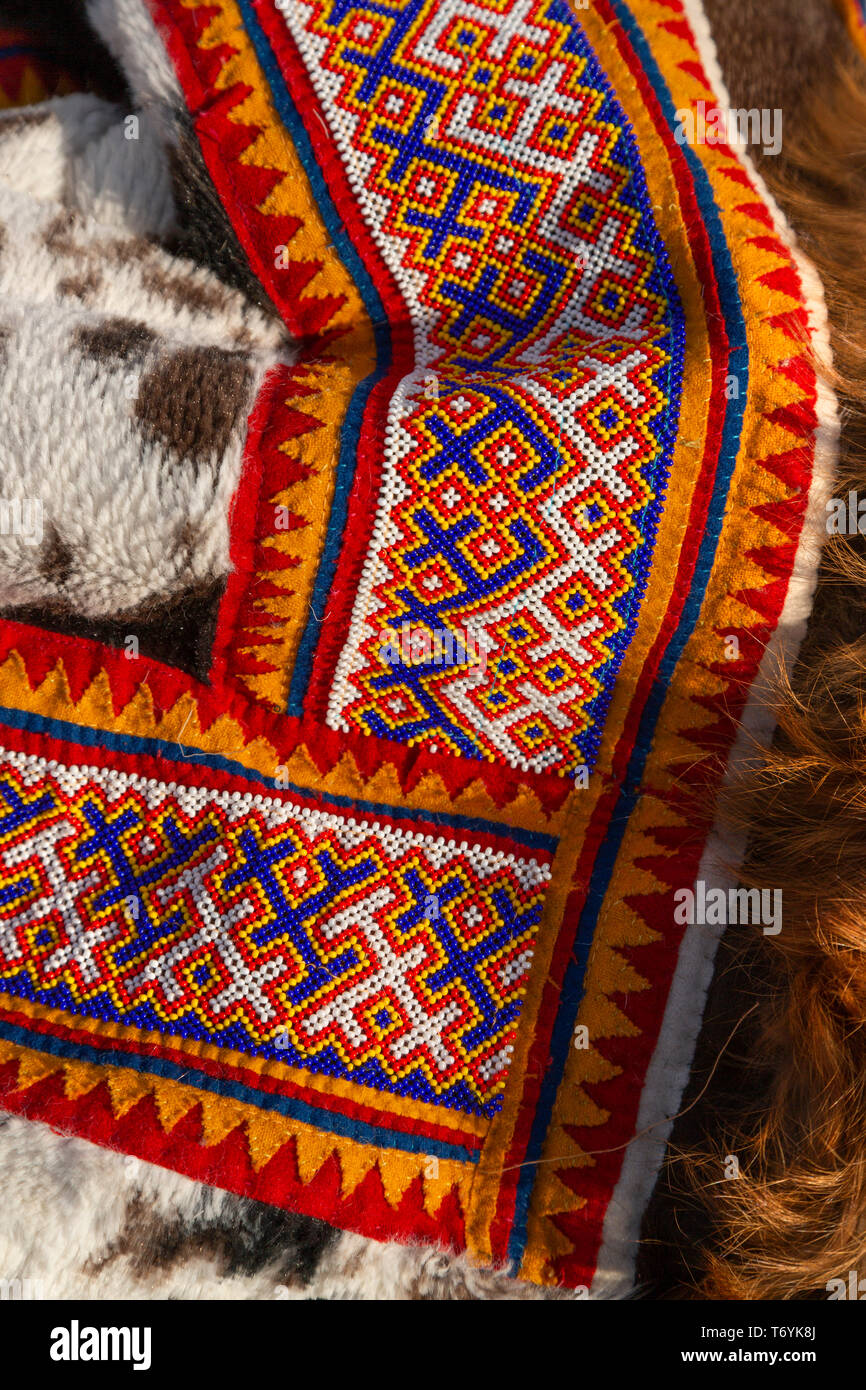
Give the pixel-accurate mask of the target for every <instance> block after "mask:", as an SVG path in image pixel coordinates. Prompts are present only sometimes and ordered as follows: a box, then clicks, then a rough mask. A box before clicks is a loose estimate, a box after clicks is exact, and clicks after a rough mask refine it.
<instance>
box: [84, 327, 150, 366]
mask: <svg viewBox="0 0 866 1390" xmlns="http://www.w3.org/2000/svg"><path fill="white" fill-rule="evenodd" d="M72 341H73V346H74V347H76V348H77V349H78V351H79V352H80V353H82V354H83V356H85V357H91V358H93V359H94V360H95V361H97V362H103V361H105V360H106V359H109V360H111V359H119V360H120V361H121V362H127V361H129V360H130V359H133V360H134V359H136V358H140V357H142V356H143V355H144V353H146V352H147V350H148V348H150V347H152V346H153V344H154V343H155V342H157V341H158V339H157V336H156V334H155V333H154V332H153V330H152V329H150V328H148V327H147V325H146V324H144V323H138V322H137V321H136V320H135V319H120V318H106V319H100V320H99V321H98V322H97V323H94V324H80V325H79V326H78V328H76V330H75V333H74V334H73V339H72Z"/></svg>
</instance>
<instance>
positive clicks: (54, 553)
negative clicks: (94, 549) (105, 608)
mask: <svg viewBox="0 0 866 1390" xmlns="http://www.w3.org/2000/svg"><path fill="white" fill-rule="evenodd" d="M74 559H75V551H74V550H73V549H72V547H71V546H70V545H67V543H66V541H64V540H63V538H62V537H61V535H60V532H59V531H58V530H57V527H56V526H54V525H49V526H47V527H46V531H45V538H44V540H43V542H42V548H41V550H40V552H39V573H40V574H41V575H42V577H43V579H47V580H48V582H49V583H50V584H53V585H55V587H56V588H58V589H62V588H63V586H64V585H65V584H66V583H67V581H68V579H69V575H70V573H71V570H72V562H73V560H74Z"/></svg>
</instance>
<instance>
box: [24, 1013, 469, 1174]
mask: <svg viewBox="0 0 866 1390" xmlns="http://www.w3.org/2000/svg"><path fill="white" fill-rule="evenodd" d="M0 1037H2V1038H6V1040H7V1041H8V1042H11V1043H15V1044H16V1045H17V1046H18V1047H26V1048H30V1049H31V1050H35V1051H37V1052H48V1053H50V1054H51V1055H52V1056H54V1057H63V1058H70V1059H77V1060H79V1061H83V1062H89V1063H91V1064H92V1065H93V1066H97V1067H121V1068H122V1067H125V1068H127V1069H129V1070H130V1071H140V1072H145V1073H147V1074H148V1075H152V1076H162V1077H165V1078H166V1079H167V1080H170V1081H185V1082H186V1084H187V1085H189V1086H194V1087H195V1088H196V1089H197V1090H199V1091H212V1092H213V1094H214V1095H218V1096H231V1097H232V1099H234V1100H240V1101H244V1102H245V1103H246V1104H247V1105H255V1106H256V1107H257V1108H258V1109H259V1110H273V1111H275V1112H276V1113H277V1114H279V1115H285V1116H287V1117H288V1118H289V1119H291V1120H300V1121H302V1122H303V1123H304V1124H310V1125H315V1126H316V1128H317V1129H321V1130H325V1131H327V1132H328V1133H330V1134H339V1135H342V1136H343V1137H344V1138H346V1139H355V1140H357V1142H358V1143H359V1144H375V1145H376V1146H377V1148H383V1149H400V1150H402V1151H403V1152H405V1153H420V1154H433V1155H436V1156H438V1157H439V1158H450V1159H458V1160H459V1161H460V1162H463V1163H477V1162H478V1159H479V1157H480V1153H479V1152H478V1151H476V1150H474V1149H468V1148H466V1147H465V1145H463V1144H449V1143H447V1142H446V1141H445V1140H442V1139H427V1138H425V1137H423V1136H422V1135H416V1134H403V1133H401V1132H400V1131H399V1130H394V1129H383V1128H381V1126H379V1125H371V1124H367V1123H366V1122H365V1121H363V1120H352V1119H349V1118H348V1117H347V1116H345V1115H339V1114H337V1113H336V1112H334V1111H332V1110H320V1109H319V1108H318V1107H317V1106H313V1105H308V1104H307V1102H306V1101H302V1100H297V1099H295V1098H293V1097H290V1096H280V1095H274V1094H272V1093H270V1092H268V1091H257V1090H255V1088H253V1087H251V1086H245V1085H244V1084H243V1083H242V1082H240V1081H233V1080H231V1079H229V1078H227V1077H217V1076H211V1075H210V1074H209V1073H208V1072H204V1071H197V1070H196V1068H195V1067H194V1066H193V1065H190V1066H179V1065H178V1064H177V1063H176V1062H170V1061H169V1060H168V1059H167V1058H164V1057H143V1056H141V1055H140V1054H139V1053H136V1052H120V1051H117V1052H115V1051H113V1050H112V1049H110V1048H98V1047H91V1046H90V1045H89V1044H88V1043H72V1042H67V1041H66V1040H65V1039H64V1038H56V1037H54V1036H52V1035H49V1034H45V1033H36V1032H32V1033H31V1032H30V1030H29V1029H27V1028H20V1027H18V1026H17V1025H16V1024H14V1023H7V1022H5V1020H2V1019H0ZM190 1076H194V1078H195V1079H194V1080H192V1081H190V1080H188V1078H189V1077H190Z"/></svg>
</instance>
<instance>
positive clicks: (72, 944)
mask: <svg viewBox="0 0 866 1390" xmlns="http://www.w3.org/2000/svg"><path fill="white" fill-rule="evenodd" d="M464 834H465V832H463V831H462V830H461V831H460V839H459V840H458V839H456V838H455V837H454V836H453V834H452V835H450V836H449V835H448V832H447V828H446V830H445V832H444V833H443V832H442V831H441V829H440V830H439V832H438V833H437V834H436V835H435V836H433V835H427V834H423V833H417V832H415V831H412V830H407V829H404V828H402V827H400V826H398V825H396V824H394V823H392V822H389V821H388V820H387V819H386V818H384V817H382V816H377V818H376V819H375V820H372V821H371V820H367V819H363V818H362V817H354V816H352V817H348V816H343V815H341V814H339V813H336V814H335V813H332V812H325V811H323V810H321V809H317V808H315V809H313V808H308V807H305V806H302V805H296V804H292V803H286V802H280V801H277V800H275V799H272V798H271V797H268V796H263V795H254V796H253V795H246V794H240V793H233V794H226V793H221V792H216V791H213V790H210V789H207V788H197V787H180V786H176V785H166V784H164V783H159V782H156V781H153V780H151V779H147V778H143V777H140V776H136V775H133V774H126V773H122V772H120V771H118V770H116V769H114V768H112V769H111V770H106V769H100V768H95V767H93V768H86V767H85V768H78V767H74V768H64V767H62V766H58V765H52V764H49V763H47V762H46V761H45V760H43V759H40V758H33V757H27V756H24V755H22V754H18V753H12V752H5V753H4V754H3V762H2V768H0V979H2V980H3V988H4V990H6V991H7V992H8V993H11V994H16V995H19V996H23V997H24V998H27V999H30V1000H31V1001H34V1002H38V1003H41V1004H46V1005H51V1006H53V1007H59V1008H63V1009H67V1010H70V1011H72V1012H74V1013H78V1014H82V1013H83V1014H86V1015H90V1016H92V1017H96V1018H101V1019H111V1020H114V1021H116V1022H123V1023H125V1024H128V1025H132V1026H135V1027H139V1028H144V1029H156V1030H158V1031H159V1032H162V1033H169V1034H177V1035H179V1036H183V1037H191V1038H199V1039H204V1040H207V1041H210V1042H213V1043H216V1044H219V1045H221V1046H223V1047H227V1048H232V1049H236V1050H243V1051H245V1052H247V1053H250V1054H257V1055H260V1056H265V1057H274V1058H279V1059H280V1060H281V1061H283V1062H288V1063H291V1064H294V1065H298V1066H304V1067H306V1068H308V1069H310V1070H312V1071H316V1072H321V1073H324V1074H326V1075H330V1076H338V1077H347V1078H349V1077H350V1078H351V1079H352V1080H353V1081H356V1082H360V1083H362V1084H366V1085H369V1086H375V1087H377V1088H378V1089H380V1090H385V1091H390V1092H393V1093H395V1094H397V1095H401V1096H410V1097H412V1098H414V1099H417V1100H426V1101H432V1102H437V1103H439V1104H441V1105H447V1106H451V1107H455V1108H457V1109H461V1110H464V1111H468V1112H470V1113H476V1114H483V1115H489V1114H492V1113H493V1112H494V1111H495V1110H496V1109H497V1108H498V1105H499V1103H500V1097H501V1091H502V1089H503V1087H504V1084H505V1076H506V1072H507V1069H508V1064H509V1060H510V1056H511V1051H512V1047H513V1039H514V1035H515V1031H516V1023H517V1017H518V1014H519V1011H520V1005H521V1000H522V997H523V994H524V991H525V987H526V981H527V974H528V969H529V964H530V961H531V958H532V947H533V943H534V939H535V936H536V933H537V930H538V926H539V921H540V916H541V907H542V901H543V893H544V888H545V885H546V883H547V880H548V878H549V873H550V867H549V866H550V854H549V852H547V851H545V850H543V849H542V850H537V849H535V848H533V850H532V851H531V853H530V852H527V853H526V854H524V855H521V854H520V853H515V852H514V851H504V850H501V849H495V848H492V847H491V846H489V845H487V844H480V843H474V844H472V843H467V841H466V839H465V838H463V836H464Z"/></svg>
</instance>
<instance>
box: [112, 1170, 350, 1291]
mask: <svg viewBox="0 0 866 1390" xmlns="http://www.w3.org/2000/svg"><path fill="white" fill-rule="evenodd" d="M338 1239H339V1234H338V1232H337V1231H335V1230H334V1229H333V1228H332V1227H330V1226H326V1225H325V1223H324V1222H323V1221H316V1220H315V1219H314V1218H313V1217H309V1216H298V1215H296V1214H295V1213H293V1212H287V1211H281V1210H279V1209H278V1208H275V1207H269V1206H266V1205H265V1204H264V1203H262V1202H255V1201H252V1200H251V1199H249V1198H245V1197H232V1196H230V1195H228V1194H226V1195H225V1196H223V1197H222V1198H221V1200H220V1202H219V1204H218V1206H216V1207H215V1209H214V1204H212V1203H209V1202H208V1200H207V1198H206V1197H205V1198H204V1199H202V1198H199V1199H198V1201H197V1202H196V1207H195V1209H194V1210H192V1211H191V1212H189V1213H188V1214H185V1215H180V1214H178V1215H177V1216H175V1217H173V1218H168V1217H165V1216H163V1215H162V1214H161V1213H160V1212H157V1211H154V1210H153V1209H152V1208H150V1207H148V1206H147V1204H146V1203H145V1202H144V1201H143V1199H142V1198H141V1196H140V1195H139V1194H138V1193H134V1194H133V1195H132V1197H131V1198H130V1201H129V1204H128V1208H127V1213H126V1220H125V1222H124V1225H123V1227H122V1229H121V1231H120V1234H119V1235H118V1236H117V1238H116V1239H115V1240H114V1241H112V1243H111V1246H110V1247H109V1249H108V1251H107V1253H106V1254H105V1255H103V1256H102V1258H101V1259H93V1260H91V1261H89V1265H88V1272H98V1271H100V1270H102V1269H104V1268H105V1267H106V1266H107V1265H109V1264H111V1263H112V1262H113V1261H115V1260H118V1259H122V1258H126V1259H128V1260H129V1262H130V1265H131V1267H132V1270H133V1272H134V1273H135V1274H137V1275H138V1276H139V1277H142V1278H148V1279H149V1280H151V1281H152V1280H153V1278H154V1273H155V1272H157V1271H159V1272H165V1273H167V1272H168V1271H170V1270H172V1269H175V1268H176V1267H177V1266H179V1265H182V1264H184V1263H187V1262H195V1261H198V1260H207V1261H209V1262H211V1263H213V1264H214V1266H215V1267H216V1269H217V1270H218V1272H219V1274H220V1275H222V1276H224V1277H226V1276H231V1275H248V1276H253V1275H256V1274H260V1273H262V1272H263V1271H266V1270H270V1271H272V1273H273V1278H274V1284H275V1285H276V1284H283V1285H287V1286H289V1285H291V1286H295V1287H300V1288H303V1287H304V1286H305V1285H306V1284H308V1283H309V1281H310V1280H311V1279H312V1277H313V1275H314V1274H315V1272H316V1269H317V1267H318V1264H319V1261H320V1260H321V1258H322V1256H323V1255H324V1254H325V1252H326V1251H327V1250H328V1249H329V1248H330V1247H331V1246H332V1245H333V1244H334V1243H335V1242H336V1241H337V1240H338Z"/></svg>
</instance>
